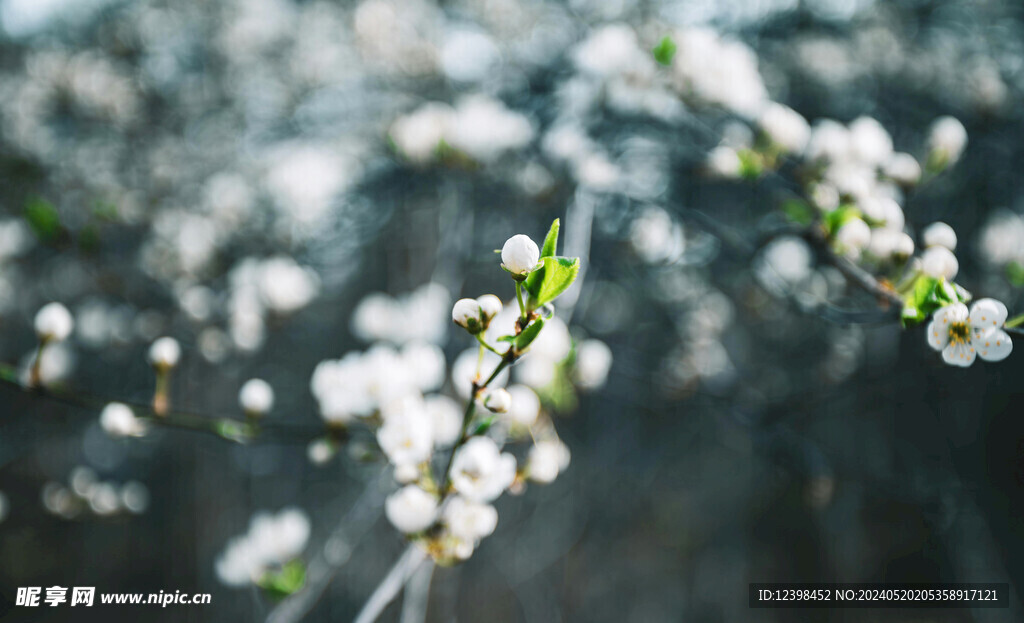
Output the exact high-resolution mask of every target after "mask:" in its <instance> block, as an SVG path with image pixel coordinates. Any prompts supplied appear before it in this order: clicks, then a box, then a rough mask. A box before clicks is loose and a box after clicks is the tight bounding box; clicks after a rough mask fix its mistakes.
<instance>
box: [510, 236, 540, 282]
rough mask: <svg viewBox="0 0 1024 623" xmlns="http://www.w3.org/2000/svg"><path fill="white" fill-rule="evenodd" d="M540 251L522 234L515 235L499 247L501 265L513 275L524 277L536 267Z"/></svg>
mask: <svg viewBox="0 0 1024 623" xmlns="http://www.w3.org/2000/svg"><path fill="white" fill-rule="evenodd" d="M539 261H540V249H538V248H537V243H536V242H534V241H533V240H531V239H530V237H529V236H527V235H524V234H516V235H515V236H512V237H511V238H509V239H508V240H506V241H505V244H504V246H502V247H501V265H502V266H504V267H505V270H507V271H509V272H510V273H512V274H513V275H525V274H526V273H528V272H530V271H532V270H533V269H534V268H536V267H537V263H538V262H539Z"/></svg>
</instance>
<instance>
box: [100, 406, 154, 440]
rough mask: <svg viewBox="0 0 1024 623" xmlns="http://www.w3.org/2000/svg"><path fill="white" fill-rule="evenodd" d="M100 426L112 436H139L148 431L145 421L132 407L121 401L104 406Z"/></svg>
mask: <svg viewBox="0 0 1024 623" xmlns="http://www.w3.org/2000/svg"><path fill="white" fill-rule="evenodd" d="M100 427H101V428H103V432H105V433H107V434H108V435H110V436H111V437H139V436H141V435H143V434H145V432H146V425H145V423H144V422H143V421H142V420H140V419H138V418H136V417H135V413H134V412H133V411H132V409H131V407H129V406H128V405H126V404H123V403H120V402H111V403H109V404H108V405H107V406H105V407H103V410H102V411H100Z"/></svg>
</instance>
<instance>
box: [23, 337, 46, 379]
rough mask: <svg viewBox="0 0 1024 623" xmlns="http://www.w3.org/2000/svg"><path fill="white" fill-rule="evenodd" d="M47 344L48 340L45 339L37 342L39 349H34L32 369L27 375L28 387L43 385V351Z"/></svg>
mask: <svg viewBox="0 0 1024 623" xmlns="http://www.w3.org/2000/svg"><path fill="white" fill-rule="evenodd" d="M48 343H49V340H47V339H46V338H43V339H41V340H39V348H37V349H36V358H35V359H34V360H33V361H32V369H31V370H30V371H29V375H28V385H29V387H39V386H40V385H42V384H43V374H42V365H43V350H45V349H46V345H47V344H48Z"/></svg>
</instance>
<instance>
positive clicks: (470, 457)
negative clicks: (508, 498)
mask: <svg viewBox="0 0 1024 623" xmlns="http://www.w3.org/2000/svg"><path fill="white" fill-rule="evenodd" d="M515 477H516V459H515V457H514V456H512V455H511V454H508V453H504V454H502V453H501V451H500V450H499V449H498V444H496V443H495V442H494V441H493V440H492V439H489V438H487V437H473V438H472V439H470V440H469V441H467V442H466V443H465V444H464V445H463V446H462V447H461V448H459V450H458V452H456V454H455V458H454V460H453V461H452V472H451V480H452V486H453V487H455V490H456V491H458V492H459V493H460V494H461V495H463V496H465V497H466V498H468V499H470V500H473V501H475V502H490V501H491V500H494V499H496V498H497V497H498V496H500V495H501V494H502V492H504V491H505V489H507V488H508V486H509V485H511V484H512V481H513V480H515Z"/></svg>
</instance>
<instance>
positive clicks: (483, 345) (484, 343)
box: [476, 331, 503, 376]
mask: <svg viewBox="0 0 1024 623" xmlns="http://www.w3.org/2000/svg"><path fill="white" fill-rule="evenodd" d="M476 341H478V342H480V359H479V360H478V362H477V366H476V371H477V376H479V375H480V364H481V363H483V360H484V349H485V348H486V349H487V350H489V351H491V352H492V353H494V354H495V355H503V353H500V352H498V349H497V348H495V347H493V346H491V345H490V344H488V343H487V340H485V339H484V335H483V331H481V332H480V333H477V334H476Z"/></svg>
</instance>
